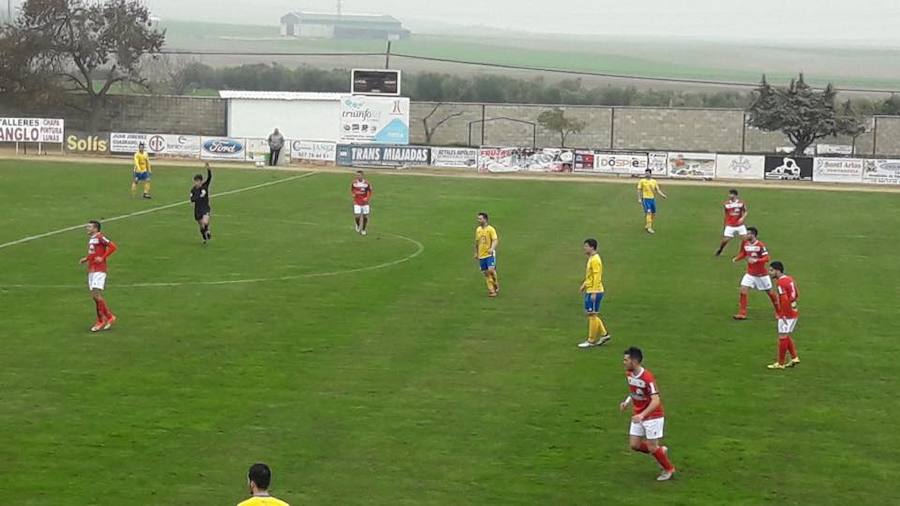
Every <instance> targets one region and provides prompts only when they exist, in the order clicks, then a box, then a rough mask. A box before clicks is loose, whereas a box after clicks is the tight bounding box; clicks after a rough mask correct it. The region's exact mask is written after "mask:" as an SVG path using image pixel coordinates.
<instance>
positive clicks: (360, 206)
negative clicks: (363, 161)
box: [350, 170, 372, 235]
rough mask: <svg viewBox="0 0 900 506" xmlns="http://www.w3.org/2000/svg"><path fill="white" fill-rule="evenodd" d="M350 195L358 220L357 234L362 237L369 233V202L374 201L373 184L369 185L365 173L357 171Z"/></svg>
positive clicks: (355, 216) (354, 214)
mask: <svg viewBox="0 0 900 506" xmlns="http://www.w3.org/2000/svg"><path fill="white" fill-rule="evenodd" d="M350 194H351V195H352V196H353V217H354V219H355V220H356V232H357V233H359V234H362V235H368V233H369V230H368V229H369V212H370V211H371V209H370V208H369V201H370V200H371V199H372V184H371V183H369V182H368V181H367V180H366V178H365V176H364V175H363V171H361V170H358V171H356V179H354V180H353V183H351V184H350Z"/></svg>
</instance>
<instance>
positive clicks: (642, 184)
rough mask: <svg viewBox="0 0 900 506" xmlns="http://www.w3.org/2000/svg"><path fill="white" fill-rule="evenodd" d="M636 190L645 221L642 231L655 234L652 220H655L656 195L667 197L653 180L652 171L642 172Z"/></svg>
mask: <svg viewBox="0 0 900 506" xmlns="http://www.w3.org/2000/svg"><path fill="white" fill-rule="evenodd" d="M637 190H638V203H639V204H641V206H642V207H643V208H644V215H645V219H646V222H645V225H644V230H646V231H647V233H648V234H655V233H656V232H655V231H654V230H653V220H654V219H655V218H656V195H657V194H658V195H659V196H660V197H662V198H664V199H667V198H669V197H667V196H666V194H665V193H663V191H662V189H661V188H660V187H659V183H657V182H656V180H655V179H653V171H652V170H650V169H647V170H646V171H644V177H642V178H641V179H640V181H638V184H637Z"/></svg>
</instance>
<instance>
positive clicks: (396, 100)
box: [338, 95, 409, 144]
mask: <svg viewBox="0 0 900 506" xmlns="http://www.w3.org/2000/svg"><path fill="white" fill-rule="evenodd" d="M338 141H339V142H340V143H346V144H409V99H408V98H401V97H369V96H360V95H355V96H354V95H346V96H343V97H341V118H340V132H338Z"/></svg>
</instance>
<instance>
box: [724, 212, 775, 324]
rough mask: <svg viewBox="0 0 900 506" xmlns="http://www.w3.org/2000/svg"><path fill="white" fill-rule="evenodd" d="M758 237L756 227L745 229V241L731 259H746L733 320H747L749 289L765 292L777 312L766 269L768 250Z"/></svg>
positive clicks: (733, 260)
mask: <svg viewBox="0 0 900 506" xmlns="http://www.w3.org/2000/svg"><path fill="white" fill-rule="evenodd" d="M758 236H759V230H757V229H756V227H747V234H746V239H744V241H743V242H742V243H741V252H740V253H738V256H736V257H734V258H733V259H731V261H732V262H738V261H740V260H744V259H747V273H746V274H744V277H743V278H742V279H741V297H740V307H739V308H738V312H737V314H736V315H734V317H733V318H734V319H735V320H746V319H747V294H748V293H749V292H750V289H751V288H753V289H756V290H759V291H761V292H766V294H767V295H768V296H769V300H770V301H772V307H774V308H775V311H776V312H777V311H778V298H777V297H775V292H774V291H773V290H772V278H770V277H769V271H768V270H767V269H766V262H768V261H769V250H768V249H766V244H765V243H764V242H762V241H760V240H759V237H758Z"/></svg>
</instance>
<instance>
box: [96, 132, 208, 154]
mask: <svg viewBox="0 0 900 506" xmlns="http://www.w3.org/2000/svg"><path fill="white" fill-rule="evenodd" d="M140 143H144V149H146V151H147V152H148V153H153V154H154V155H163V156H180V157H185V158H197V157H198V156H200V136H198V135H178V134H140V133H125V132H113V133H111V134H109V150H110V151H111V152H112V153H134V152H135V151H137V150H138V145H139V144H140Z"/></svg>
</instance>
